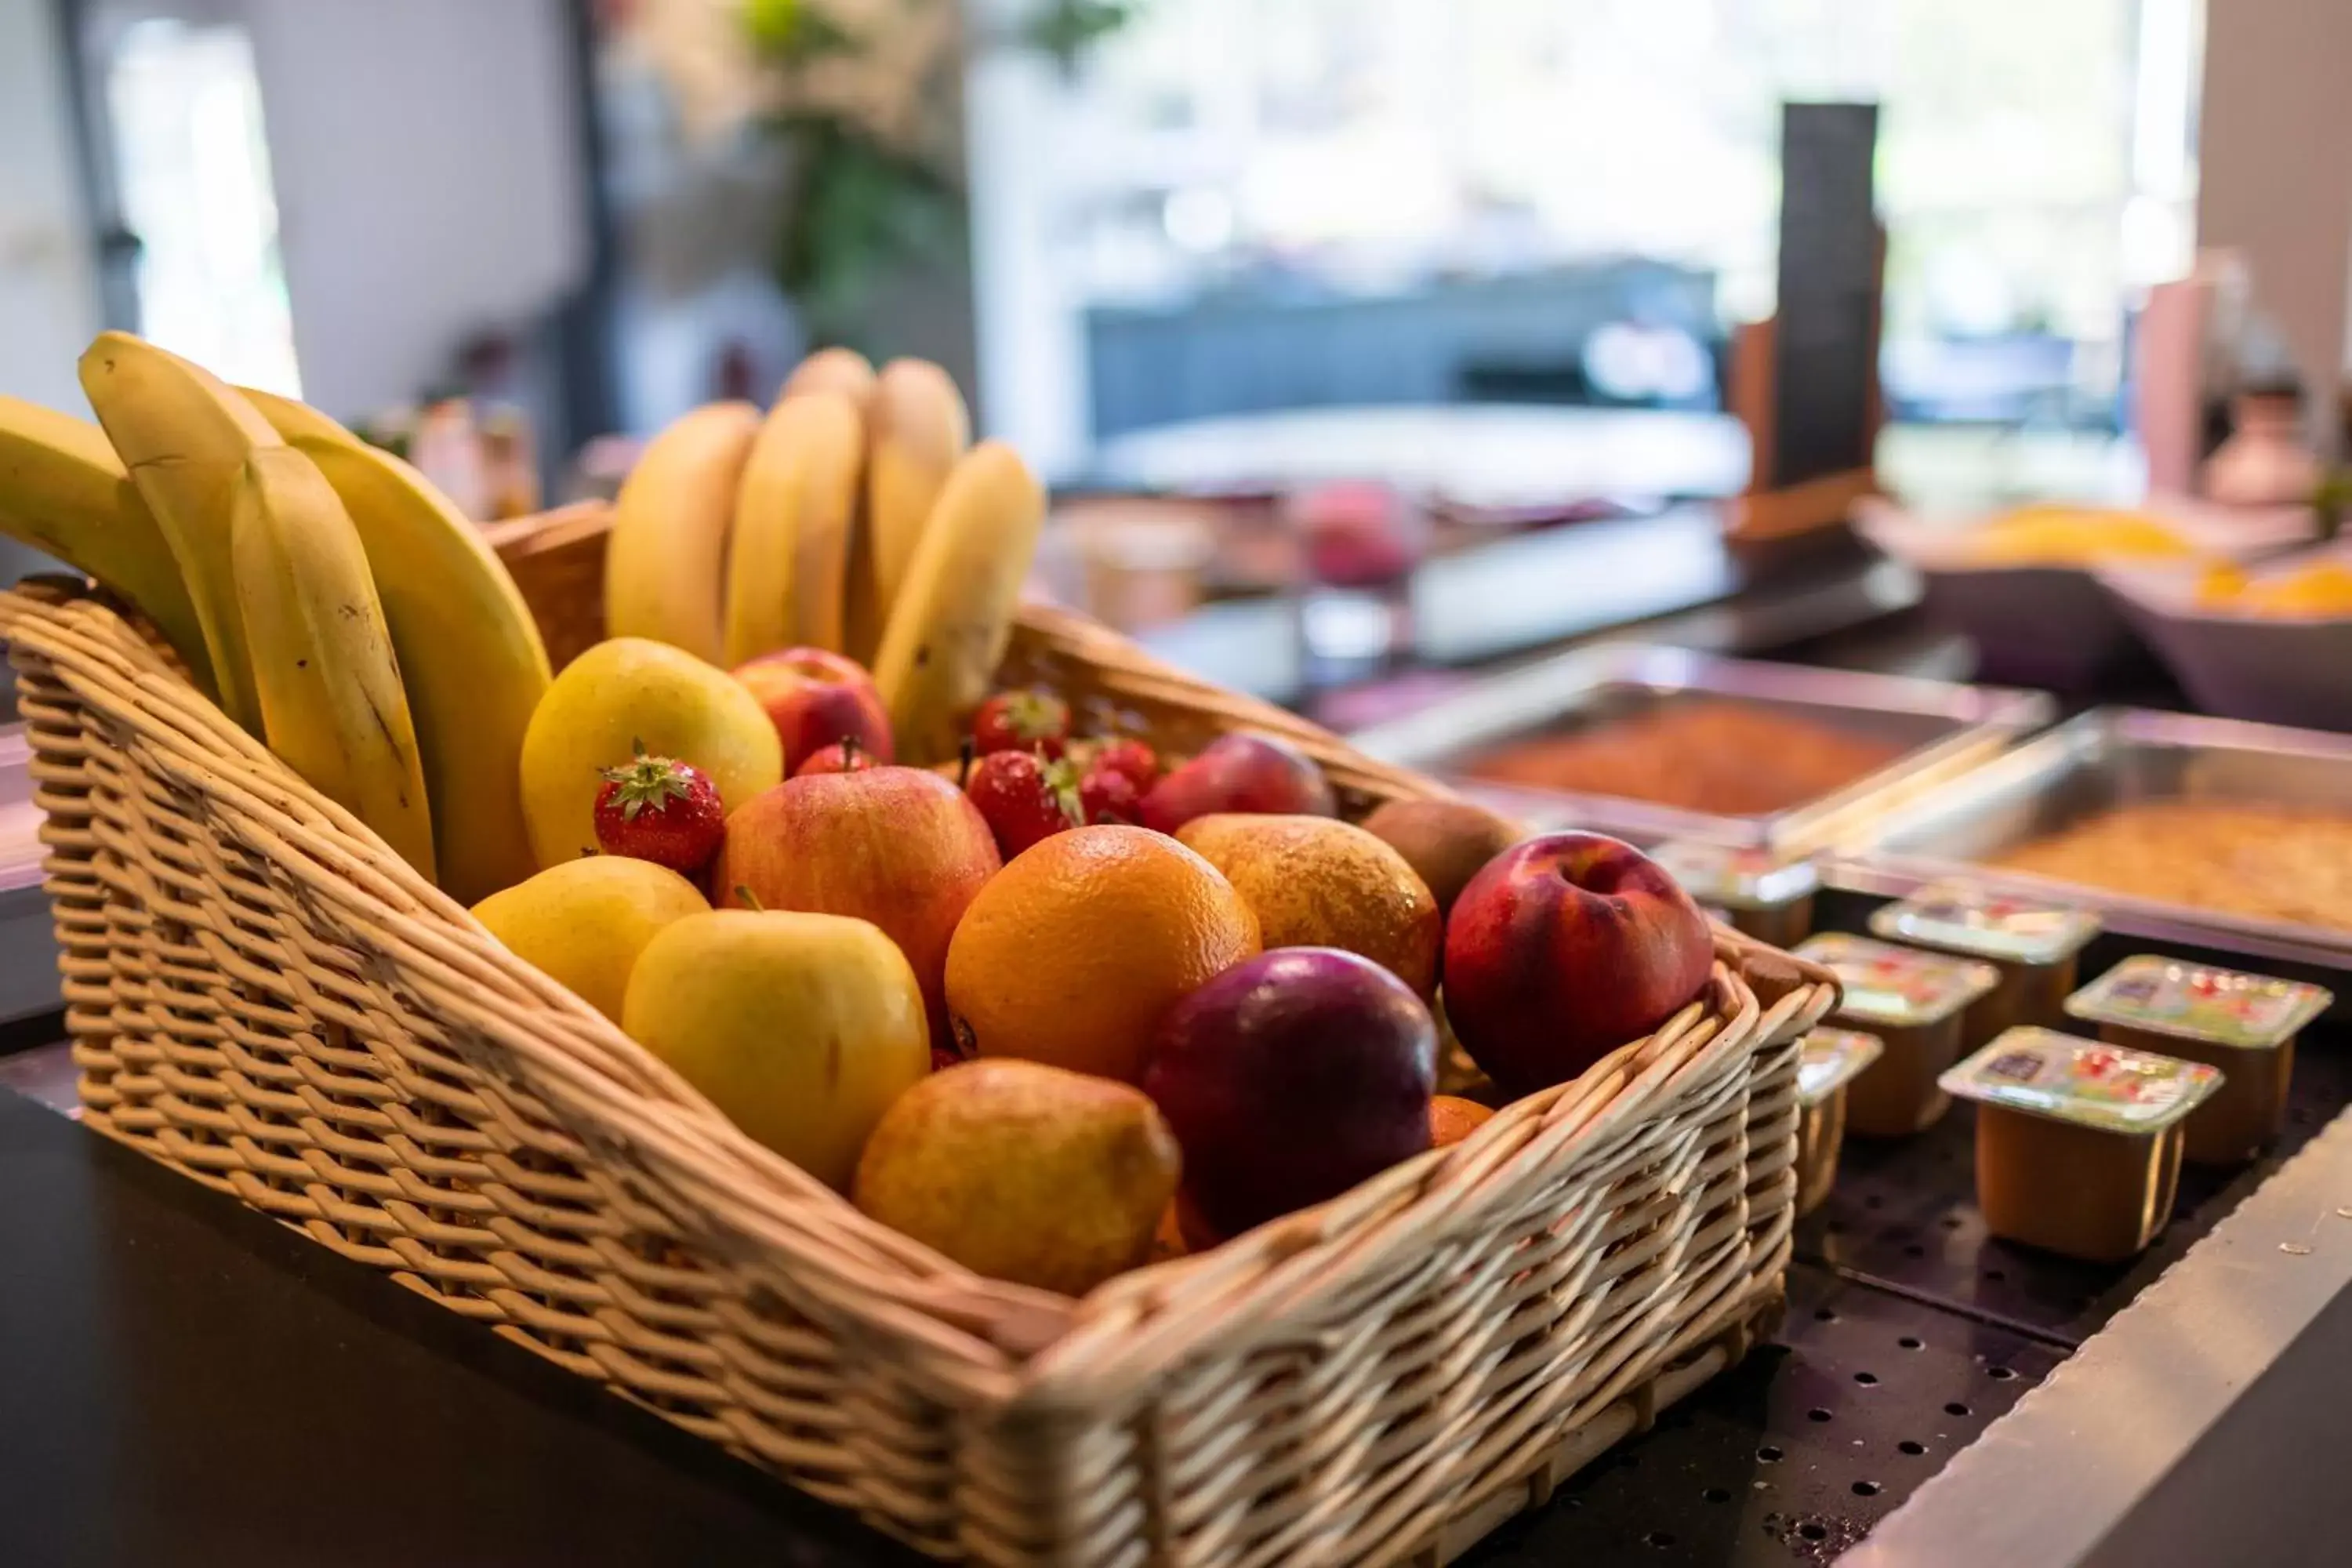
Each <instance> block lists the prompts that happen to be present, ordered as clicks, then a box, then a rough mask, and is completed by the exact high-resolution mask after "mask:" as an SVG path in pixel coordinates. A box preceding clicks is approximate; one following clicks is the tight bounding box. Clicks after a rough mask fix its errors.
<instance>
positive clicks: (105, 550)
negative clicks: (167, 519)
mask: <svg viewBox="0 0 2352 1568" xmlns="http://www.w3.org/2000/svg"><path fill="white" fill-rule="evenodd" d="M0 533H5V534H7V535H8V537H9V538H11V539H16V540H21V541H22V542H25V543H26V544H29V545H31V546H32V547H33V548H34V549H36V550H38V551H42V552H46V553H47V554H50V555H54V556H56V557H57V558H58V560H60V561H62V562H64V563H66V564H67V565H68V566H70V567H72V568H73V569H74V570H75V571H77V572H79V573H82V574H85V575H88V576H90V577H94V578H96V579H97V580H98V581H99V582H100V583H101V584H104V585H105V586H107V587H108V588H110V589H112V590H113V591H114V592H115V593H117V594H120V595H122V597H123V598H125V599H127V600H129V601H130V602H131V606H132V607H133V608H134V609H136V610H138V611H139V613H140V614H142V615H143V616H146V617H147V618H148V619H149V620H150V621H152V622H153V623H154V624H155V629H156V630H157V631H159V632H162V633H163V640H164V641H165V642H168V643H170V644H171V645H172V647H173V651H174V652H176V653H178V654H179V656H180V658H181V660H182V662H184V664H186V665H187V667H188V669H189V671H190V672H191V673H192V674H194V676H195V678H196V684H197V685H198V686H199V687H202V688H203V689H204V690H205V692H206V693H207V694H208V695H210V696H212V697H214V698H215V699H217V698H218V696H219V692H218V690H217V689H216V688H215V686H214V685H213V663H212V658H211V656H210V655H209V654H207V653H206V652H205V630H204V626H203V624H202V623H201V622H199V621H198V620H197V618H196V604H195V601H194V599H192V598H190V597H189V596H188V584H187V581H186V579H185V578H184V577H183V576H182V575H181V574H180V563H178V562H177V561H175V560H173V558H172V547H171V546H170V545H169V544H166V543H165V542H163V530H161V529H159V528H157V527H156V526H155V514H154V513H152V512H151V511H149V510H147V503H146V502H145V501H143V500H140V499H139V490H138V488H137V487H136V486H134V485H133V484H131V476H130V474H129V473H128V472H127V471H126V470H125V469H124V468H123V467H122V459H121V458H120V457H118V456H116V455H115V451H114V447H112V446H111V445H110V444H109V443H108V441H107V439H106V432H105V431H103V430H100V428H99V427H98V426H95V425H93V424H91V423H90V422H89V420H87V419H77V418H75V417H74V416H72V415H70V414H59V413H57V412H56V411H54V410H52V409H47V408H43V407H41V406H40V405H38V404H33V403H25V402H20V401H19V400H17V399H16V398H14V397H0Z"/></svg>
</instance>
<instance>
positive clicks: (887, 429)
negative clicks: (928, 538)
mask: <svg viewBox="0 0 2352 1568" xmlns="http://www.w3.org/2000/svg"><path fill="white" fill-rule="evenodd" d="M866 407H867V412H866V540H867V541H868V547H867V559H868V560H869V561H870V563H871V567H870V572H869V573H868V574H866V575H865V576H864V577H863V579H862V580H860V581H858V582H856V583H854V584H853V585H852V596H851V599H850V605H849V628H850V630H849V639H850V640H849V651H850V652H851V653H852V654H853V655H855V656H856V657H857V658H873V657H874V648H875V645H876V644H877V642H879V641H880V640H881V637H882V628H883V626H885V625H886V624H887V622H888V621H889V618H890V606H891V605H892V604H893V603H894V602H895V601H896V600H897V599H898V590H899V589H900V588H901V587H903V586H905V584H906V581H907V568H908V564H909V563H912V562H913V560H914V559H915V546H916V544H917V543H918V542H920V541H921V539H922V537H923V525H924V523H925V522H926V521H929V518H930V515H931V507H932V504H933V503H934V502H936V501H937V500H939V499H940V489H941V487H943V486H944V485H945V484H946V483H947V482H948V472H949V470H950V469H951V468H954V467H955V466H956V459H957V458H961V457H962V456H963V454H964V449H965V448H966V447H969V446H970V445H971V417H970V416H968V415H967V414H966V413H965V412H964V405H963V397H962V395H961V394H960V393H958V392H957V391H956V384H955V381H954V379H953V378H952V377H950V375H949V374H948V373H947V372H945V371H943V370H941V369H940V367H939V366H937V365H935V364H933V363H930V362H929V360H919V359H898V360H892V361H891V362H890V363H888V364H886V365H884V366H883V367H882V374H880V375H879V376H878V377H877V378H876V381H875V384H874V396H873V399H872V401H871V402H870V403H868V405H866Z"/></svg>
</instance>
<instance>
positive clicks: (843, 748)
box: [793, 735, 874, 779]
mask: <svg viewBox="0 0 2352 1568" xmlns="http://www.w3.org/2000/svg"><path fill="white" fill-rule="evenodd" d="M873 765H874V753H873V752H869V751H867V750H866V748H865V747H863V746H861V745H859V744H858V743H857V737H856V736H855V735H844V736H843V737H842V738H841V739H840V740H838V741H835V742H834V743H833V744H832V745H830V746H820V747H818V748H817V749H816V750H815V751H814V752H810V753H809V754H808V760H807V761H806V762H804V763H801V765H800V766H799V767H796V768H794V769H793V777H794V778H796V779H804V778H806V777H808V776H809V774H811V773H864V772H865V771H866V769H868V768H870V767H872V766H873Z"/></svg>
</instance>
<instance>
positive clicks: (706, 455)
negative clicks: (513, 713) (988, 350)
mask: <svg viewBox="0 0 2352 1568" xmlns="http://www.w3.org/2000/svg"><path fill="white" fill-rule="evenodd" d="M1044 517H1045V497H1044V493H1043V491H1042V490H1041V489H1039V487H1038V485H1037V481H1036V479H1034V477H1033V476H1032V475H1031V474H1030V473H1029V471H1028V468H1026V467H1025V466H1024V464H1023V463H1022V461H1021V459H1020V458H1018V457H1017V456H1015V455H1014V454H1013V452H1012V450H1011V449H1010V448H1008V447H1003V446H998V445H993V444H985V443H984V444H982V446H980V447H971V422H970V419H969V416H967V415H966V413H965V410H964V403H963V398H962V397H961V395H959V394H958V393H957V391H956V386H955V383H954V381H953V380H952V379H951V378H950V376H949V375H948V374H947V373H946V372H945V371H943V370H941V369H940V367H939V366H937V365H935V364H931V363H928V362H926V361H922V360H895V361H893V362H891V363H888V364H887V365H885V366H883V367H882V369H881V370H880V371H879V372H877V371H876V370H875V369H874V368H873V367H872V366H871V365H869V364H868V363H866V361H865V360H864V359H863V358H862V357H860V356H859V355H857V354H856V353H852V352H850V351H848V350H845V349H827V350H824V352H822V353H816V354H813V355H811V356H810V357H809V358H808V359H807V360H806V361H804V362H803V363H802V364H801V366H800V368H799V369H797V370H795V371H794V372H793V374H792V376H791V377H790V378H789V379H788V380H787V381H786V382H785V383H784V385H783V389H782V393H781V394H780V395H779V396H778V398H777V401H776V404H775V406H774V407H773V408H772V409H771V410H770V411H769V412H768V414H767V415H766V416H764V417H762V416H760V415H759V413H758V412H757V411H756V410H754V409H753V408H751V406H750V405H747V404H740V403H722V404H712V405H709V406H707V407H704V408H699V409H697V410H696V411H695V412H693V413H691V414H688V415H687V416H685V417H684V418H682V419H680V420H678V421H677V423H676V424H673V425H672V426H669V427H668V428H667V429H666V430H664V431H663V432H662V433H661V434H660V435H658V436H656V437H655V438H654V439H653V441H652V442H651V443H649V444H648V445H647V447H646V451H645V454H644V457H643V458H641V459H640V461H639V462H638V464H637V467H636V468H635V471H634V472H632V473H631V475H630V476H629V479H628V480H627V481H626V482H625V484H623V486H622V487H621V493H620V497H619V499H618V500H617V501H616V503H615V505H614V520H613V533H612V539H611V542H610V544H609V546H608V549H607V553H606V557H605V571H604V595H605V602H604V607H605V624H606V629H607V631H608V632H610V633H611V635H613V636H614V637H652V638H655V639H656V640H657V641H661V642H667V643H672V644H675V645H676V646H677V647H682V648H685V649H687V650H688V652H690V653H693V654H696V655H697V656H698V657H700V658H705V659H708V660H709V661H710V662H712V663H714V664H718V663H724V664H728V665H740V664H741V663H743V662H745V661H746V660H749V659H751V658H758V657H759V656H760V655H761V654H764V653H768V652H770V651H772V650H773V649H776V648H781V647H822V648H825V649H828V650H830V651H832V652H835V653H845V654H847V655H849V656H850V657H851V658H855V659H857V660H859V661H860V662H864V663H868V664H870V665H871V666H872V668H873V669H874V674H875V679H876V682H877V685H878V686H879V687H880V689H881V691H882V696H883V699H884V700H885V701H886V702H887V705H888V706H889V709H890V715H891V722H892V727H893V729H894V730H895V731H896V736H895V738H896V740H897V742H898V748H899V754H900V756H901V757H902V759H904V760H908V761H913V762H926V761H936V760H939V759H940V758H942V757H945V756H950V755H952V754H953V752H954V751H955V746H956V737H957V736H958V735H959V734H961V730H962V724H963V721H964V719H965V717H966V716H967V714H968V713H969V711H970V710H971V708H972V707H973V706H974V705H975V704H977V703H978V702H979V701H980V700H981V699H982V698H983V697H984V696H986V695H987V693H988V691H989V690H990V689H991V682H992V679H993V677H994V674H995V669H996V666H997V664H998V662H999V661H1000V660H1001V659H1002V658H1003V656H1004V646H1005V642H1006V639H1007V638H1008V637H1010V636H1011V633H1012V626H1013V612H1014V610H1015V609H1016V608H1017V607H1018V604H1019V598H1020V591H1021V584H1022V582H1023V580H1024V578H1026V576H1027V575H1028V572H1029V565H1030V563H1031V561H1032V559H1033V558H1034V555H1035V553H1036V548H1037V538H1038V532H1039V530H1040V528H1041V526H1042V524H1043V521H1044Z"/></svg>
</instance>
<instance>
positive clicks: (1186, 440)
mask: <svg viewBox="0 0 2352 1568" xmlns="http://www.w3.org/2000/svg"><path fill="white" fill-rule="evenodd" d="M1094 477H1095V478H1096V479H1099V480H1101V481H1103V482H1104V483H1106V484H1109V485H1115V486H1123V487H1130V488H1134V489H1153V490H1177V491H1184V492H1191V493H1196V494H1197V493H1219V492H1234V491H1248V490H1285V489H1291V488H1293V487H1296V486H1298V485H1303V484H1310V483H1314V482H1317V481H1320V480H1327V479H1374V480H1381V481H1385V482H1387V483H1390V484H1392V485H1395V486H1397V487H1398V488H1400V489H1404V490H1407V491H1410V492H1412V493H1413V494H1416V495H1422V496H1426V497H1429V498H1432V499H1433V500H1442V501H1444V502H1447V503H1449V504H1452V505H1455V506H1461V507H1473V508H1495V509H1498V510H1509V509H1515V508H1521V507H1537V506H1549V505H1554V504H1558V503H1560V502H1564V501H1576V500H1584V499H1586V498H1589V497H1594V496H1610V497H1615V496H1627V497H1654V498H1666V499H1676V498H1686V497H1687V498H1719V497H1723V496H1728V495H1736V494H1738V491H1739V489H1740V488H1741V487H1742V486H1744V485H1745V484H1747V482H1748V431H1747V428H1746V427H1745V426H1742V425H1741V424H1740V423H1739V422H1738V420H1737V419H1734V418H1732V417H1731V416H1729V415H1727V414H1676V413H1661V412H1654V411H1651V410H1644V409H1617V408H1568V407H1553V406H1547V405H1521V404H1448V405H1431V406H1408V407H1392V408H1298V409H1284V410H1280V411H1277V412H1274V413H1268V414H1248V415H1236V416H1225V417H1221V418H1216V419H1200V420H1192V421H1188V422H1186V423H1184V424H1181V425H1165V426H1159V427H1157V428H1154V429H1150V430H1140V431H1137V432H1134V433H1132V434H1130V435H1126V436H1118V437H1112V438H1111V439H1110V440H1108V441H1105V442H1104V443H1102V445H1101V446H1100V447H1098V448H1097V451H1096V461H1095V474H1094Z"/></svg>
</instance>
